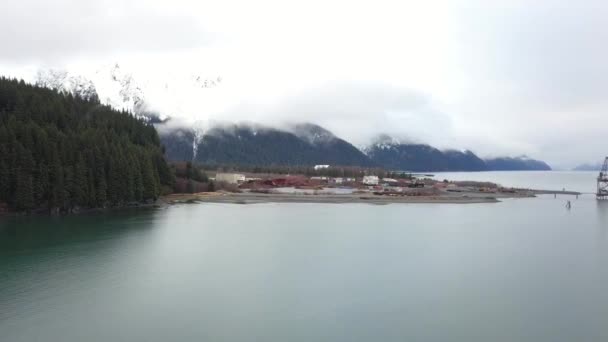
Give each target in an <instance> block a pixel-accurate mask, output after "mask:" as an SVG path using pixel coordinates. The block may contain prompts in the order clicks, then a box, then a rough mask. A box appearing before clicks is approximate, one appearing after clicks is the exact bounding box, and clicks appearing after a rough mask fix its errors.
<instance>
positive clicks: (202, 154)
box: [161, 124, 373, 166]
mask: <svg viewBox="0 0 608 342" xmlns="http://www.w3.org/2000/svg"><path fill="white" fill-rule="evenodd" d="M294 130H295V131H294V132H291V131H286V130H278V129H274V128H269V127H263V126H259V125H258V126H249V125H223V126H215V127H212V128H210V129H209V130H207V131H205V132H204V134H201V136H200V139H198V140H195V136H196V134H195V131H194V130H193V129H188V128H180V129H174V130H171V131H163V130H161V132H162V133H161V140H162V143H163V145H164V146H165V149H166V152H167V158H168V159H169V160H171V161H193V162H195V163H199V164H205V165H239V166H268V165H275V166H278V165H280V166H295V165H297V166H306V165H315V164H331V165H341V166H372V165H373V163H372V162H371V161H370V160H369V158H368V157H367V156H366V155H365V154H363V153H362V152H361V151H359V150H358V149H357V148H356V147H354V146H353V145H351V144H350V143H348V142H346V141H344V140H342V139H340V138H338V137H336V136H334V135H333V134H332V133H331V132H329V131H327V130H325V129H323V128H321V127H319V126H316V125H312V124H302V125H298V126H296V127H294ZM195 152H196V155H195V154H194V153H195Z"/></svg>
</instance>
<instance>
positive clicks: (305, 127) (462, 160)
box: [159, 123, 551, 172]
mask: <svg viewBox="0 0 608 342" xmlns="http://www.w3.org/2000/svg"><path fill="white" fill-rule="evenodd" d="M159 135H160V138H161V142H162V143H163V145H164V147H165V151H166V155H167V157H168V158H169V160H172V161H183V160H191V161H194V162H197V163H201V164H209V165H281V166H289V165H294V166H295V165H298V166H302V165H315V164H329V165H340V166H362V167H382V168H385V169H389V170H402V171H413V172H424V171H429V172H434V171H491V170H550V169H551V168H550V167H549V166H548V165H547V164H546V163H544V162H542V161H538V160H534V159H530V158H527V157H516V158H511V157H504V158H494V159H487V160H483V159H481V158H480V157H478V156H477V155H476V154H475V153H473V152H472V151H468V150H466V151H457V150H445V151H441V150H439V149H437V148H435V147H432V146H430V145H426V144H415V143H401V142H400V141H399V140H398V139H395V138H392V137H390V136H387V135H382V136H380V137H379V138H378V139H377V140H376V141H375V143H374V144H372V145H370V146H369V147H366V148H363V149H358V148H356V147H355V146H353V145H352V144H350V143H349V142H347V141H345V140H343V139H340V138H338V137H336V136H335V135H334V134H333V133H332V132H330V131H329V130H327V129H325V128H323V127H321V126H319V125H315V124H311V123H299V124H295V125H292V126H290V127H288V128H286V129H284V130H279V129H275V128H270V127H266V126H262V125H252V124H224V125H216V126H213V127H208V128H207V129H201V128H196V127H190V128H183V127H181V128H177V129H174V130H164V129H161V130H160V133H159Z"/></svg>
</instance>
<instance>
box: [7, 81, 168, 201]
mask: <svg viewBox="0 0 608 342" xmlns="http://www.w3.org/2000/svg"><path fill="white" fill-rule="evenodd" d="M172 186H173V175H172V172H171V170H170V168H169V167H168V165H167V163H166V161H165V159H164V157H163V150H162V148H161V145H160V142H159V138H158V135H157V133H156V130H155V129H154V127H153V126H152V125H151V124H149V123H147V122H145V121H144V120H142V119H138V118H136V117H134V116H132V115H131V114H129V113H128V112H124V111H116V110H114V109H112V108H111V107H109V106H104V105H101V104H100V103H99V100H98V99H97V98H92V99H82V98H80V97H78V96H73V95H71V94H65V93H58V92H56V91H54V90H50V89H46V88H42V87H38V86H34V85H30V84H27V83H25V82H24V81H19V80H16V79H9V78H4V77H0V204H3V205H4V206H8V207H9V208H10V209H13V210H18V211H32V210H48V211H51V212H69V211H72V210H73V209H74V208H83V207H84V208H93V207H107V206H122V205H126V204H130V203H135V202H144V201H151V200H155V199H157V198H158V196H159V195H160V194H161V192H163V191H170V190H171V189H172Z"/></svg>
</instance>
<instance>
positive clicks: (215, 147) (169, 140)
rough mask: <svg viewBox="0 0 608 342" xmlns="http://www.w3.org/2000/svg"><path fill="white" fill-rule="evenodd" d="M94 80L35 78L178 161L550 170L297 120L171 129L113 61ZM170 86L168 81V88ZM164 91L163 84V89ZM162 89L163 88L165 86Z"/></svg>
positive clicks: (56, 73)
mask: <svg viewBox="0 0 608 342" xmlns="http://www.w3.org/2000/svg"><path fill="white" fill-rule="evenodd" d="M94 78H95V81H91V80H89V79H87V78H85V77H82V76H80V75H77V74H71V73H69V72H67V71H60V70H41V71H40V72H39V73H38V75H37V77H36V81H35V82H36V84H37V85H40V86H44V87H47V88H51V89H55V90H58V91H60V92H65V93H70V94H72V95H76V96H79V97H81V98H84V99H95V100H99V101H100V102H101V103H103V104H107V105H109V106H112V107H113V108H116V109H118V110H124V111H128V112H131V113H132V114H133V115H134V116H136V117H138V118H141V119H143V120H146V121H147V122H149V123H153V124H155V125H156V127H157V128H158V131H159V136H160V137H161V140H162V143H163V145H164V148H165V153H166V156H167V158H168V159H169V160H172V161H183V160H192V161H195V162H198V163H205V164H231V165H238V164H243V165H269V164H270V165H314V164H332V165H344V166H355V165H356V166H364V167H371V166H379V167H383V168H387V169H393V170H407V171H487V170H550V169H551V168H550V167H549V165H547V164H546V163H544V162H542V161H537V160H534V159H530V158H527V157H516V158H511V157H502V158H492V159H486V160H483V159H481V158H480V157H478V156H477V155H476V154H475V153H473V152H472V151H468V150H467V151H458V150H444V151H442V150H439V149H437V148H435V147H433V146H430V145H427V144H420V143H410V142H402V141H399V140H398V139H395V138H394V137H390V136H388V135H381V136H379V137H378V139H376V141H375V142H374V143H373V144H371V145H369V146H366V147H364V148H361V149H359V148H356V147H355V146H353V145H352V144H351V143H349V142H347V141H345V140H343V139H340V138H339V137H336V136H335V135H334V134H333V133H332V132H330V131H328V130H327V129H325V128H323V127H321V126H319V125H315V124H311V123H298V124H294V125H292V126H290V127H287V128H285V129H276V128H271V127H266V126H262V125H256V124H225V125H215V126H213V127H205V128H203V127H198V126H194V127H180V128H172V129H166V128H167V125H165V123H166V120H167V117H166V116H163V115H161V114H166V113H154V112H151V111H150V110H149V109H148V106H147V103H146V95H145V93H144V88H145V89H149V88H151V85H149V84H146V85H147V86H148V88H146V86H144V85H143V84H142V83H140V82H138V81H137V80H136V79H135V78H134V77H133V75H131V74H130V73H129V72H127V71H125V70H124V69H123V68H122V67H121V66H120V65H118V64H115V65H113V66H109V67H106V68H102V69H100V70H98V71H97V72H96V73H95V77H94ZM179 81H180V82H182V83H180V84H182V85H184V84H185V85H186V87H187V88H188V89H201V88H202V89H205V88H212V87H216V86H218V85H219V84H220V82H221V78H219V77H218V78H217V79H206V78H202V77H200V76H196V75H194V76H190V77H187V78H186V79H180V80H179ZM167 87H171V86H170V85H169V83H167V84H165V85H164V88H167ZM157 90H158V89H157ZM162 94H164V92H162Z"/></svg>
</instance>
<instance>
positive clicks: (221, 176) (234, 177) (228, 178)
mask: <svg viewBox="0 0 608 342" xmlns="http://www.w3.org/2000/svg"><path fill="white" fill-rule="evenodd" d="M215 181H216V182H226V183H228V184H239V183H243V182H244V181H245V175H242V174H240V173H218V174H216V175H215Z"/></svg>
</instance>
